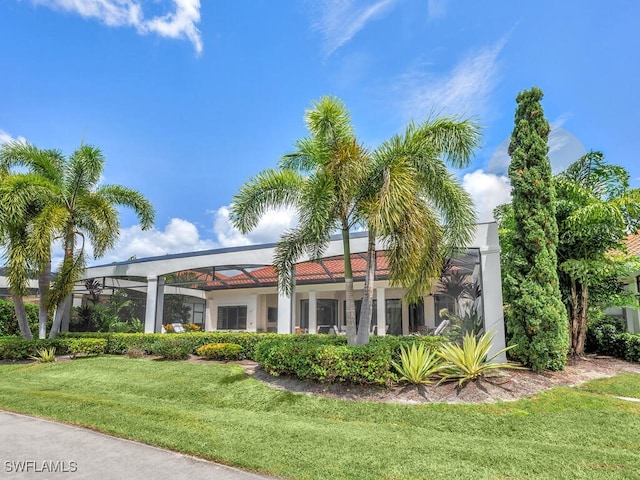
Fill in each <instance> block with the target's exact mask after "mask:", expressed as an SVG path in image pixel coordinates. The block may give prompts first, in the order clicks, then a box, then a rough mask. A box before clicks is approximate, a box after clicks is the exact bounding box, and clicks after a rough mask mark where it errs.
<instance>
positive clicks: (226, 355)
mask: <svg viewBox="0 0 640 480" xmlns="http://www.w3.org/2000/svg"><path fill="white" fill-rule="evenodd" d="M196 353H197V354H198V355H199V356H201V357H205V358H206V359H208V360H238V358H239V357H240V355H241V354H242V347H241V346H240V345H238V344H237V343H207V344H206V345H203V346H201V347H199V348H198V349H197V350H196Z"/></svg>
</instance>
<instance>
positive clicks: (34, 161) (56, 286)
mask: <svg viewBox="0 0 640 480" xmlns="http://www.w3.org/2000/svg"><path fill="white" fill-rule="evenodd" d="M14 167H26V169H27V173H21V172H20V171H12V169H13V168H14ZM103 169H104V156H103V155H102V152H101V151H100V150H99V149H98V148H95V147H92V146H89V145H83V146H81V147H80V148H78V149H77V150H76V151H75V152H73V154H72V155H71V156H70V157H68V158H65V157H64V156H63V155H62V154H61V153H60V152H58V151H55V150H40V149H38V148H36V147H34V146H32V145H29V144H23V143H18V142H12V143H8V144H5V145H4V146H3V147H2V148H1V149H0V172H2V181H1V183H0V205H1V206H0V233H2V237H3V239H4V240H5V245H7V249H8V251H9V257H11V256H12V252H13V255H14V256H16V257H18V258H16V259H15V261H13V262H12V261H10V262H9V265H8V266H9V269H10V271H11V274H10V275H9V278H10V282H12V283H11V285H12V289H13V290H14V291H15V292H16V293H20V289H21V288H24V285H25V278H26V277H27V274H28V272H29V271H30V269H31V270H34V271H37V272H38V274H39V276H40V279H41V282H40V283H41V305H42V306H43V307H42V308H43V309H45V310H46V311H49V310H50V309H52V308H54V307H55V309H56V313H55V318H54V322H53V326H52V328H51V331H50V333H49V337H50V338H54V337H55V336H56V335H57V333H58V331H59V329H60V325H61V322H62V317H63V315H64V314H65V312H66V310H67V307H68V305H69V302H70V294H71V291H72V289H73V285H74V283H75V282H76V281H77V280H78V279H79V278H80V275H81V273H82V271H83V270H84V267H85V243H86V242H90V243H91V245H92V247H93V254H94V257H95V258H99V257H100V256H102V255H103V254H104V253H105V252H106V251H107V250H108V249H110V248H112V247H113V246H115V244H116V242H117V239H118V235H119V228H120V222H119V219H118V212H117V209H116V207H117V206H127V207H130V208H132V209H133V211H134V212H135V213H136V215H137V216H138V218H139V220H140V224H141V226H142V228H143V229H148V228H151V226H152V225H153V217H154V210H153V207H152V206H151V204H150V203H149V202H148V201H147V200H146V199H145V198H144V197H143V196H142V194H140V193H139V192H137V191H136V190H133V189H130V188H127V187H123V186H120V185H100V181H101V178H102V173H103ZM57 239H60V240H61V242H62V246H63V250H64V258H63V260H62V264H61V266H60V267H59V268H58V270H57V272H56V276H55V280H54V281H53V282H52V284H51V285H50V286H49V274H50V271H51V246H52V243H53V242H54V241H56V240H57ZM12 278H13V281H12ZM17 308H18V307H17ZM41 333H42V332H41Z"/></svg>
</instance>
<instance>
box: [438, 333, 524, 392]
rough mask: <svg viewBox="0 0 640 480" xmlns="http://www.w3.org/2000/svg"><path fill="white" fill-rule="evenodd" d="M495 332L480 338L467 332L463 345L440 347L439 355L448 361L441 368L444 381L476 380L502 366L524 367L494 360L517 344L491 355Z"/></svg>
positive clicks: (449, 344) (450, 344) (462, 382)
mask: <svg viewBox="0 0 640 480" xmlns="http://www.w3.org/2000/svg"><path fill="white" fill-rule="evenodd" d="M493 335H494V334H493V333H492V332H488V333H485V334H483V335H482V336H481V337H480V338H479V339H477V338H476V336H475V335H473V334H471V333H467V334H466V335H465V336H464V338H463V339H462V346H460V345H458V344H455V343H447V344H445V345H442V347H440V351H439V352H438V355H439V356H440V357H441V358H442V359H443V360H444V361H445V362H446V364H445V365H443V366H442V368H441V370H440V375H441V376H442V380H441V382H442V381H446V380H458V383H459V384H460V385H462V384H464V383H465V382H468V381H469V380H475V379H477V378H479V377H482V376H484V375H486V374H487V373H489V372H491V371H493V370H497V369H501V368H518V369H519V368H522V367H520V366H519V365H516V364H513V363H499V362H493V363H492V361H493V360H495V359H496V358H497V357H498V355H500V354H501V353H504V352H506V351H508V350H510V349H512V348H514V347H515V345H511V346H509V347H507V348H503V349H502V350H500V351H498V352H496V353H495V354H494V355H493V356H491V357H489V350H490V349H491V343H492V341H493Z"/></svg>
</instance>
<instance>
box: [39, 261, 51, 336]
mask: <svg viewBox="0 0 640 480" xmlns="http://www.w3.org/2000/svg"><path fill="white" fill-rule="evenodd" d="M50 284H51V262H48V263H47V264H46V265H45V266H44V268H43V269H42V271H41V272H40V276H39V277H38V289H39V290H40V305H39V308H38V338H47V320H48V319H49V299H48V296H49V286H50Z"/></svg>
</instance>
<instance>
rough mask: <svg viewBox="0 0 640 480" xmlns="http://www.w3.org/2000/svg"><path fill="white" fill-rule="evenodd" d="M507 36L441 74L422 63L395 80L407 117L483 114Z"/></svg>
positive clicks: (494, 83) (421, 117)
mask: <svg viewBox="0 0 640 480" xmlns="http://www.w3.org/2000/svg"><path fill="white" fill-rule="evenodd" d="M507 39H508V35H506V36H505V37H503V38H502V39H501V40H499V41H498V42H496V43H495V44H494V45H490V46H487V47H484V48H481V49H480V50H477V51H475V52H473V53H471V54H469V55H467V56H466V57H465V58H464V59H462V61H460V62H459V63H458V64H457V65H455V66H454V67H453V68H452V69H451V71H450V72H448V73H446V74H445V75H443V76H439V75H435V74H433V73H431V72H429V71H428V70H427V68H428V67H429V65H422V66H421V67H419V68H416V69H414V70H413V71H411V72H409V73H406V74H404V75H402V76H400V77H399V78H397V79H395V80H394V84H395V85H396V87H395V88H396V89H397V92H398V93H397V95H396V97H399V98H402V101H401V103H400V106H399V107H400V111H401V112H402V113H403V115H404V117H406V119H416V120H418V119H423V118H425V117H426V116H428V115H429V113H430V112H435V113H437V114H450V115H466V116H474V115H475V116H477V115H482V114H484V113H486V111H487V109H488V103H489V99H490V95H491V93H492V92H493V89H494V87H495V85H496V83H497V81H498V73H499V68H498V56H499V54H500V52H501V51H502V49H503V48H504V46H505V44H506V42H507Z"/></svg>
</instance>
